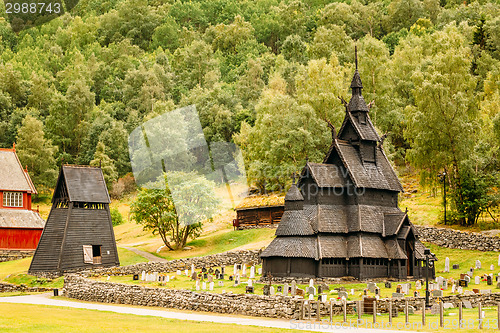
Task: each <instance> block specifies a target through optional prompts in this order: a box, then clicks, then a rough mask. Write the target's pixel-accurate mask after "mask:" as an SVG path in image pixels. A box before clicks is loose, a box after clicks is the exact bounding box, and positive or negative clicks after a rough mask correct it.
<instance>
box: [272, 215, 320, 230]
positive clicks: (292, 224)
mask: <svg viewBox="0 0 500 333" xmlns="http://www.w3.org/2000/svg"><path fill="white" fill-rule="evenodd" d="M276 235H277V236H306V235H314V231H313V229H312V227H311V224H310V223H309V222H308V221H307V218H306V216H305V212H304V211H303V210H286V211H285V212H284V213H283V216H281V221H280V223H279V225H278V228H277V229H276Z"/></svg>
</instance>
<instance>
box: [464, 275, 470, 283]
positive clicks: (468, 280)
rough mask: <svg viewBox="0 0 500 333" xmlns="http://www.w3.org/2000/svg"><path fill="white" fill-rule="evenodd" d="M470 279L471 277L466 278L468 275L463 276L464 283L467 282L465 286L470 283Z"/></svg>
mask: <svg viewBox="0 0 500 333" xmlns="http://www.w3.org/2000/svg"><path fill="white" fill-rule="evenodd" d="M470 278H471V277H470V276H468V275H466V276H465V278H464V280H465V281H467V284H469V283H470Z"/></svg>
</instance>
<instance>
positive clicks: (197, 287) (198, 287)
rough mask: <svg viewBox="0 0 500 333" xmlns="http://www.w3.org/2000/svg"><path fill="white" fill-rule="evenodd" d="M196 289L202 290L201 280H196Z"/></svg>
mask: <svg viewBox="0 0 500 333" xmlns="http://www.w3.org/2000/svg"><path fill="white" fill-rule="evenodd" d="M196 290H197V291H198V290H200V280H196Z"/></svg>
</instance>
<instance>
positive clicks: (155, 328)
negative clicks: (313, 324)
mask: <svg viewBox="0 0 500 333" xmlns="http://www.w3.org/2000/svg"><path fill="white" fill-rule="evenodd" d="M0 313H2V316H0V331H1V332H6V333H7V332H8V333H14V332H16V333H17V332H37V333H43V332H50V333H57V332H61V333H66V332H79V333H87V332H88V333H91V332H99V333H100V332H177V331H184V332H185V331H189V332H199V333H202V332H207V333H211V332H235V331H240V330H243V331H244V332H262V333H265V332H266V333H267V332H286V330H280V329H275V328H273V329H271V328H260V327H255V326H240V325H230V324H215V323H205V322H197V321H185V320H173V319H166V318H159V317H150V316H138V315H130V314H119V313H113V312H104V311H96V310H83V309H72V308H61V307H53V306H43V305H30V304H5V303H0Z"/></svg>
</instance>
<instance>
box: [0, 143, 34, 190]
mask: <svg viewBox="0 0 500 333" xmlns="http://www.w3.org/2000/svg"><path fill="white" fill-rule="evenodd" d="M0 191H20V192H28V193H33V194H36V193H37V191H36V189H35V186H34V185H33V182H32V181H31V178H30V176H29V175H28V172H27V171H26V170H24V169H23V167H22V165H21V162H20V161H19V158H18V157H17V154H16V151H15V149H0Z"/></svg>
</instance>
